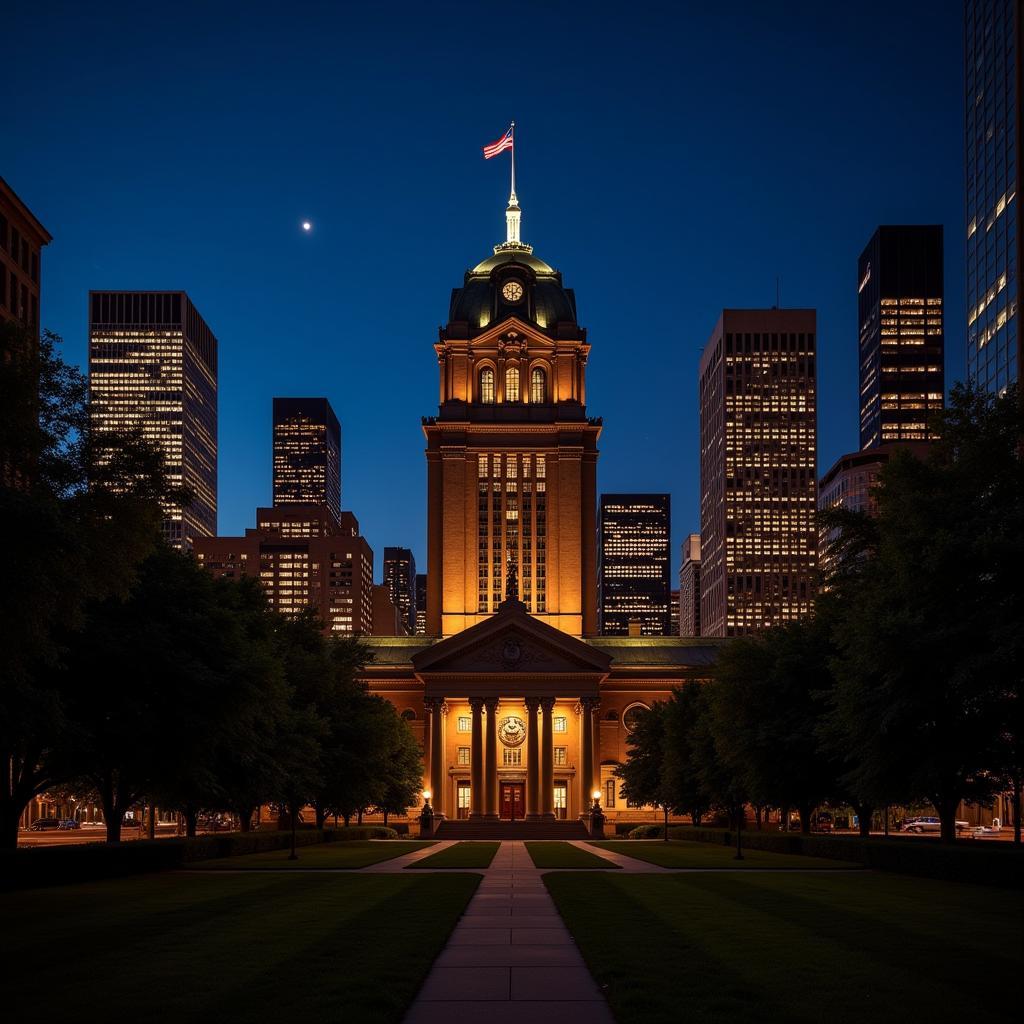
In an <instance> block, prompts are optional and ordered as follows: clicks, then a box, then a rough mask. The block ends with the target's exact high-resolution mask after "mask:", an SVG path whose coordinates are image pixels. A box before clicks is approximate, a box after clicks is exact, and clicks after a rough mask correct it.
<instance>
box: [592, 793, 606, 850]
mask: <svg viewBox="0 0 1024 1024" xmlns="http://www.w3.org/2000/svg"><path fill="white" fill-rule="evenodd" d="M590 795H591V797H593V799H594V806H593V807H591V808H590V837H591V839H604V811H602V810H601V790H599V789H595V790H593V791H592V792H591V794H590Z"/></svg>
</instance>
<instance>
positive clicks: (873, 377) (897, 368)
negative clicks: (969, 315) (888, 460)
mask: <svg viewBox="0 0 1024 1024" xmlns="http://www.w3.org/2000/svg"><path fill="white" fill-rule="evenodd" d="M942 265H943V261H942V226H941V225H940V224H929V225H888V224H887V225H883V226H882V227H880V228H878V230H877V231H876V232H875V233H874V235H873V236H872V237H871V241H869V242H868V244H867V246H866V247H865V249H864V251H863V252H862V253H861V256H860V260H859V261H858V264H857V312H858V322H859V333H860V446H861V448H862V449H864V448H874V447H876V446H877V445H879V444H889V443H891V442H895V441H929V440H932V439H933V438H934V436H935V435H934V424H933V422H932V420H933V417H934V416H935V414H936V413H937V412H939V410H941V409H942V406H943V395H944V393H945V372H944V369H943V358H944V351H945V337H944V333H943V308H942V301H943V284H942V276H943V272H942Z"/></svg>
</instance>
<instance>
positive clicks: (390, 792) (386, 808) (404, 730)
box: [367, 696, 423, 825]
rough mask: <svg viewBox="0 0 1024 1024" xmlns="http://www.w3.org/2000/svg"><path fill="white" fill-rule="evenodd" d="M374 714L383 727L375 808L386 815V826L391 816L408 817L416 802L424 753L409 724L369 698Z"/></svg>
mask: <svg viewBox="0 0 1024 1024" xmlns="http://www.w3.org/2000/svg"><path fill="white" fill-rule="evenodd" d="M367 700H369V701H371V702H372V705H373V710H372V712H371V714H372V715H373V716H374V717H376V718H377V720H378V722H379V726H378V728H377V730H375V731H376V732H377V734H378V736H379V737H380V742H379V744H378V746H377V747H376V756H375V757H374V758H373V761H372V762H371V765H372V771H373V772H374V774H375V776H376V778H377V779H378V793H377V796H376V798H375V800H374V806H376V808H377V810H379V811H380V812H381V813H382V814H383V815H384V824H385V825H386V824H387V822H388V815H390V814H404V813H405V811H406V810H407V808H408V807H410V806H411V805H412V804H413V803H415V801H416V796H417V794H418V793H419V791H420V787H421V786H422V785H423V751H422V749H421V747H420V745H419V744H418V743H417V742H416V740H415V738H414V737H413V734H412V731H411V730H410V728H409V724H408V722H406V721H405V719H404V718H402V716H401V715H399V713H398V712H397V711H396V710H395V708H394V705H392V704H391V703H390V701H387V700H385V699H384V698H383V697H377V696H369V697H368V698H367Z"/></svg>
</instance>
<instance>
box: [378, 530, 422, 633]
mask: <svg viewBox="0 0 1024 1024" xmlns="http://www.w3.org/2000/svg"><path fill="white" fill-rule="evenodd" d="M384 585H385V586H386V587H387V588H388V594H389V595H390V596H391V603H392V604H393V605H394V606H395V607H396V608H397V609H398V611H399V614H400V615H401V617H402V622H403V624H404V625H405V626H406V627H407V628H408V630H409V633H410V634H412V633H415V632H416V559H415V558H414V557H413V554H412V551H410V550H409V548H385V549H384Z"/></svg>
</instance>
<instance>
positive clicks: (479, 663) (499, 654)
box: [413, 601, 611, 676]
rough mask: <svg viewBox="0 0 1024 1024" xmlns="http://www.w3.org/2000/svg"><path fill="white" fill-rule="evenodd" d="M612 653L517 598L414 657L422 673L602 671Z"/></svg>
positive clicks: (608, 663) (542, 673)
mask: <svg viewBox="0 0 1024 1024" xmlns="http://www.w3.org/2000/svg"><path fill="white" fill-rule="evenodd" d="M610 663H611V657H610V656H609V655H607V654H605V653H604V652H603V651H599V650H596V649H595V648H593V647H591V646H590V644H586V643H584V642H583V641H582V640H577V639H576V638H575V637H573V636H569V634H568V633H563V632H562V630H560V629H556V628H555V627H554V626H549V625H548V624H547V623H546V622H542V621H541V620H540V619H537V618H535V617H534V616H532V615H530V613H529V612H528V611H527V610H526V606H525V605H523V604H520V603H519V602H518V601H506V602H505V603H504V604H502V606H501V608H500V609H499V610H498V612H497V613H496V614H494V615H492V616H491V617H490V618H489V619H485V620H484V621H483V622H478V623H477V624H476V625H475V626H471V627H470V628H469V629H466V630H463V631H462V632H461V633H456V634H455V636H451V637H448V638H447V639H445V640H441V641H440V642H439V643H436V644H433V645H432V646H431V647H429V648H428V649H427V650H425V651H421V652H420V653H419V654H417V655H415V657H414V658H413V667H414V668H415V670H416V673H417V674H418V675H420V674H431V675H433V674H445V675H447V674H459V675H462V674H467V673H478V674H481V675H483V674H488V673H501V674H505V673H521V674H524V675H526V674H535V675H545V676H548V675H552V674H558V673H571V674H573V675H581V674H582V675H600V676H603V675H604V674H606V673H607V671H608V666H609V665H610Z"/></svg>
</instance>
